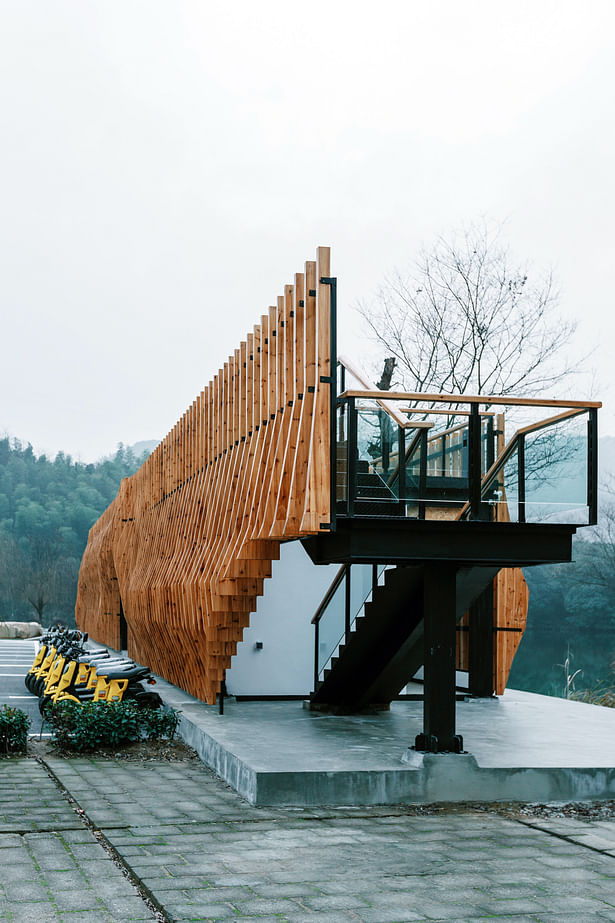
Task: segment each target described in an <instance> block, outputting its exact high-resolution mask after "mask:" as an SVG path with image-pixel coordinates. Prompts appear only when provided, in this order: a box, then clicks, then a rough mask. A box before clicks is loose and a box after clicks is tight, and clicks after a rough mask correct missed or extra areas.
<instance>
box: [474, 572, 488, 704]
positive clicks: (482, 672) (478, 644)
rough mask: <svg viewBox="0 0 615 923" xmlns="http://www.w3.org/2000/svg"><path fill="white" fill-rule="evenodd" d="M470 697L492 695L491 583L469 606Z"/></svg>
mask: <svg viewBox="0 0 615 923" xmlns="http://www.w3.org/2000/svg"><path fill="white" fill-rule="evenodd" d="M469 655H470V656H469V674H470V676H469V680H470V683H469V686H470V689H469V691H470V695H474V696H480V697H481V698H488V697H490V696H492V695H493V583H490V584H489V586H488V587H487V589H486V590H483V592H482V593H481V595H480V596H479V597H478V599H477V600H475V601H474V602H473V603H472V605H471V606H470V651H469Z"/></svg>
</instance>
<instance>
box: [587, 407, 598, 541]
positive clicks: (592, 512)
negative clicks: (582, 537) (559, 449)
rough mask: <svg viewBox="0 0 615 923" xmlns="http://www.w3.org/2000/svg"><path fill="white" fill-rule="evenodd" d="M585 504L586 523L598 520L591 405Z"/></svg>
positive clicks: (594, 418) (595, 425)
mask: <svg viewBox="0 0 615 923" xmlns="http://www.w3.org/2000/svg"><path fill="white" fill-rule="evenodd" d="M587 505H588V507H589V518H588V525H590V526H595V525H596V523H597V522H598V411H597V410H596V408H595V407H592V408H591V409H590V411H589V419H588V421H587Z"/></svg>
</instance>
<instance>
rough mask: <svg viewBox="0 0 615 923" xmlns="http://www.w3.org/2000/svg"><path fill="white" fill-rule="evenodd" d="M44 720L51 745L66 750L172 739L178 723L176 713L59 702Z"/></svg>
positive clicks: (125, 704) (130, 705)
mask: <svg viewBox="0 0 615 923" xmlns="http://www.w3.org/2000/svg"><path fill="white" fill-rule="evenodd" d="M45 719H46V721H47V722H48V723H49V725H50V727H51V734H52V741H53V743H55V744H56V745H57V746H59V747H62V748H64V749H67V750H77V751H79V752H84V751H86V750H96V749H97V748H98V747H117V746H121V745H122V744H126V743H130V742H131V741H135V740H143V739H144V738H146V739H148V740H151V739H154V738H161V737H169V738H171V739H172V738H173V735H174V733H175V730H176V729H177V725H178V723H179V713H178V712H177V711H176V710H175V709H172V708H170V709H164V710H162V709H161V710H159V709H156V708H139V707H138V706H137V705H135V703H134V702H116V703H113V704H112V705H107V703H106V702H86V703H85V704H84V705H80V704H79V703H77V702H58V704H57V705H51V706H48V707H47V709H46V710H45Z"/></svg>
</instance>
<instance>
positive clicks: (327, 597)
mask: <svg viewBox="0 0 615 923" xmlns="http://www.w3.org/2000/svg"><path fill="white" fill-rule="evenodd" d="M348 566H349V565H348V564H342V566H341V567H340V569H339V570H338V572H337V574H336V575H335V577H334V578H333V581H332V583H331V586H330V587H329V589H328V590H327V592H326V593H325V595H324V596H323V598H322V602H321V604H320V605H319V607H318V609H317V610H316V612H315V613H314V615H313V616H312V625H315V624H316V622H320V620H321V618H322V614H323V612H324V611H325V609H326V608H327V606H328V605H329V603H330V602H331V600H332V599H333V596H334V595H335V593H336V592H337V589H338V587H339V585H340V583H341V582H342V580H343V579H344V574H345V573H346V568H347V567H348Z"/></svg>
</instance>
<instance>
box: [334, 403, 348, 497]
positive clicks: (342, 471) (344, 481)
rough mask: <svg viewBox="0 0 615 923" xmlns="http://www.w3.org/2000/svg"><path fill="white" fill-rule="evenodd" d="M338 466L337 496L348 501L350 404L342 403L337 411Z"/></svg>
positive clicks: (336, 475)
mask: <svg viewBox="0 0 615 923" xmlns="http://www.w3.org/2000/svg"><path fill="white" fill-rule="evenodd" d="M335 433H336V442H337V445H336V453H337V456H336V468H335V498H336V500H338V501H339V502H343V503H347V502H348V404H345V403H344V404H340V405H338V407H337V411H336V423H335Z"/></svg>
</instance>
